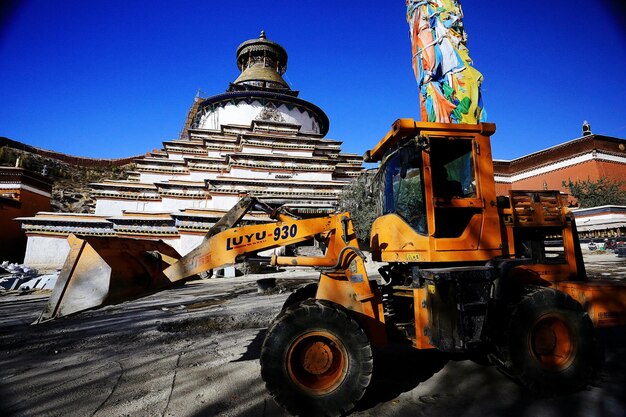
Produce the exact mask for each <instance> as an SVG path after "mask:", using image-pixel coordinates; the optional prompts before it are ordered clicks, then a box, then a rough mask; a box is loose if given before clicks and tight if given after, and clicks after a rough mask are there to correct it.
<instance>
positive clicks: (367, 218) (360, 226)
mask: <svg viewBox="0 0 626 417" xmlns="http://www.w3.org/2000/svg"><path fill="white" fill-rule="evenodd" d="M373 178H374V175H373V174H372V173H369V172H365V173H363V174H361V175H360V176H359V177H358V178H357V179H356V180H354V181H352V182H351V183H350V184H349V185H347V186H346V187H345V188H344V189H343V192H342V194H341V195H340V196H339V208H340V210H341V211H349V212H350V214H351V215H352V222H353V223H354V228H355V230H356V235H357V238H358V239H359V242H360V243H361V244H362V245H363V246H364V247H369V237H370V231H371V230H372V223H373V222H374V220H375V219H376V218H377V217H378V216H379V215H380V213H379V211H380V209H379V206H380V204H379V202H378V199H377V198H376V195H375V194H374V193H373V192H372V191H371V186H372V182H373Z"/></svg>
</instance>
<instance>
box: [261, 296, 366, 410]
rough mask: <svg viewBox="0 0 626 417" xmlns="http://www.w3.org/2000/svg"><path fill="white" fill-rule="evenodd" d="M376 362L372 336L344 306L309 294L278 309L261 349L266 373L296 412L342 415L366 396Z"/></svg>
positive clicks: (280, 398)
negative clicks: (281, 309) (301, 299)
mask: <svg viewBox="0 0 626 417" xmlns="http://www.w3.org/2000/svg"><path fill="white" fill-rule="evenodd" d="M372 368H373V359H372V350H371V347H370V344H369V340H368V338H367V336H366V335H365V333H364V332H363V330H362V329H361V327H360V326H359V324H358V323H357V322H356V321H355V320H354V319H353V318H352V317H350V315H349V313H348V312H347V311H346V310H345V309H343V307H341V306H339V305H336V304H334V303H331V302H328V301H324V300H305V301H302V302H300V303H298V304H295V305H293V306H291V307H290V308H289V309H287V310H286V311H285V312H284V313H283V314H281V315H279V316H278V317H277V318H276V320H275V321H274V323H273V324H272V326H271V327H270V328H269V330H268V332H267V335H266V336H265V340H264V342H263V348H262V350H261V376H262V377H263V380H264V381H265V384H266V386H267V389H268V391H269V392H270V394H271V395H272V396H273V397H274V399H275V400H276V402H277V403H278V404H279V405H281V406H282V407H284V408H285V409H286V410H287V411H289V412H290V413H292V414H297V415H302V416H337V415H341V414H344V413H346V412H348V411H349V410H351V409H352V408H353V407H354V406H355V404H356V403H357V401H358V400H359V399H360V398H361V397H362V396H363V393H364V392H365V389H366V388H367V386H368V384H369V382H370V379H371V375H372Z"/></svg>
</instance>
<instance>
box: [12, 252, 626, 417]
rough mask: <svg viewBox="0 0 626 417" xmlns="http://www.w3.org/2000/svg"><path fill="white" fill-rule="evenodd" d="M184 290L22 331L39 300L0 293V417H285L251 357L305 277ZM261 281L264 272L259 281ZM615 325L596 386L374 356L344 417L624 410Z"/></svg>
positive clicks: (465, 363)
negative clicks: (268, 289) (554, 386)
mask: <svg viewBox="0 0 626 417" xmlns="http://www.w3.org/2000/svg"><path fill="white" fill-rule="evenodd" d="M585 260H586V263H587V268H588V270H589V272H590V273H591V274H592V275H603V274H604V275H605V276H606V277H611V278H614V279H619V280H622V279H626V260H623V261H622V260H620V259H618V258H616V257H615V256H614V255H612V254H601V255H594V254H587V255H586V258H585ZM275 276H276V277H277V278H278V282H279V286H280V287H282V291H281V292H280V293H274V294H270V295H259V294H257V288H256V283H255V281H256V279H258V278H260V276H250V277H245V278H221V279H212V280H206V281H196V282H192V283H188V284H186V285H185V286H183V287H180V288H176V289H172V290H169V291H165V292H162V293H159V294H155V295H152V296H150V297H146V298H144V299H141V300H137V301H133V302H127V303H124V304H121V305H117V306H110V307H106V308H104V309H101V310H97V311H91V312H87V313H83V314H79V315H76V316H73V317H68V318H65V319H61V320H57V321H53V322H49V323H44V324H41V325H37V326H31V325H30V323H32V322H33V321H34V320H35V319H36V318H37V316H38V314H39V312H40V311H41V310H42V309H43V306H44V304H45V302H46V300H47V295H22V296H19V295H5V296H1V297H0V349H1V350H2V355H1V356H0V415H2V416H20V417H21V416H77V417H79V416H80V417H85V416H98V417H113V416H116V417H117V416H150V417H151V416H163V417H165V416H172V417H174V416H176V417H178V416H190V417H193V416H197V417H199V416H241V417H244V416H250V417H252V416H254V417H257V416H267V417H270V416H276V417H278V416H285V415H287V414H286V413H285V412H284V411H283V410H282V409H281V408H279V407H278V406H277V405H276V404H275V403H274V401H273V400H272V398H271V396H270V395H269V394H268V393H267V391H266V390H265V386H264V383H263V381H262V380H261V377H260V366H259V361H258V359H259V354H260V348H261V343H262V341H263V337H264V334H265V332H266V328H267V326H268V325H269V323H270V321H271V320H272V319H273V317H274V316H275V315H276V314H277V312H278V311H279V310H280V307H281V305H282V303H283V302H284V300H285V299H286V297H287V296H288V295H289V294H290V292H291V290H292V289H293V288H294V287H296V286H297V285H301V284H302V283H305V282H307V280H310V279H314V277H315V275H313V274H312V273H296V272H295V271H286V272H282V273H279V274H276V275H275ZM263 277H264V278H265V277H267V276H263ZM624 333H625V332H624V329H621V328H620V329H614V330H613V331H611V332H608V333H605V334H603V335H602V338H603V340H604V341H605V343H606V365H605V367H604V370H603V372H602V374H601V377H600V379H599V381H598V383H597V384H596V386H593V387H589V388H588V389H586V390H584V391H581V392H578V393H575V394H571V395H567V396H561V397H554V398H535V397H533V396H531V395H530V394H528V393H527V392H525V391H524V390H522V389H521V388H520V387H518V386H517V385H516V384H515V383H513V382H511V381H510V380H509V379H507V378H506V377H504V376H503V375H501V374H500V373H499V372H498V371H496V370H495V369H494V368H493V367H490V366H481V365H478V364H476V363H474V362H472V361H469V360H463V358H458V357H450V356H447V355H444V354H441V353H438V352H435V351H422V352H419V351H412V350H403V349H400V348H391V349H388V350H386V351H383V352H378V353H377V357H376V359H377V361H376V365H375V370H374V376H373V380H372V383H371V386H370V388H369V389H368V391H367V392H366V395H365V397H364V398H363V400H362V401H361V402H360V403H359V405H358V406H357V409H356V410H355V411H354V412H353V413H352V414H351V415H352V416H377V417H378V416H405V415H407V416H408V415H411V416H468V417H469V416H480V417H486V416H513V417H517V416H519V417H521V416H529V417H530V416H532V417H537V416H542V417H543V416H545V417H553V416H568V417H576V416H581V417H582V416H585V417H588V416H598V417H600V416H602V417H605V416H615V417H618V416H619V417H622V416H625V415H626V361H625V359H624V358H625V357H626V344H625V341H626V337H625V334H624Z"/></svg>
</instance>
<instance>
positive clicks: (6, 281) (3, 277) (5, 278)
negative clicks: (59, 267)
mask: <svg viewBox="0 0 626 417" xmlns="http://www.w3.org/2000/svg"><path fill="white" fill-rule="evenodd" d="M58 276H59V271H56V272H55V273H54V274H47V275H40V274H39V272H38V271H37V270H36V269H33V268H30V267H28V266H26V265H19V264H17V263H9V261H4V262H2V264H0V292H2V291H20V292H30V291H33V290H52V288H54V284H55V283H56V280H57V278H58Z"/></svg>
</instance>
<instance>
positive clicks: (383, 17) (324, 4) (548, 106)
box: [0, 0, 626, 159]
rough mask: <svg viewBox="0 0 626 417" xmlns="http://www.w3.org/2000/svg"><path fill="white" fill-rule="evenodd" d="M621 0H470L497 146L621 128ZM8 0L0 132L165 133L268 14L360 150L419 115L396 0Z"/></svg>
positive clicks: (141, 143)
mask: <svg viewBox="0 0 626 417" xmlns="http://www.w3.org/2000/svg"><path fill="white" fill-rule="evenodd" d="M620 3H621V1H620V0H615V1H612V0H595V1H589V0H554V1H551V2H544V3H537V2H534V3H529V2H522V1H502V0H499V1H498V0H492V1H489V0H466V1H462V5H463V10H464V13H465V19H464V22H465V27H466V30H467V32H468V34H469V42H468V46H469V48H470V55H471V57H472V58H473V59H474V63H475V67H476V68H477V69H478V70H479V71H481V72H482V73H483V75H484V77H485V81H484V83H483V98H484V103H485V108H486V110H487V112H488V120H489V121H491V122H495V123H496V124H497V127H498V129H497V132H496V134H495V136H494V138H493V150H494V157H496V158H499V159H511V158H515V157H519V156H522V155H524V154H526V153H530V152H533V151H537V150H540V149H543V148H546V147H548V146H552V145H555V144H557V143H561V142H564V141H567V140H570V139H574V138H576V137H579V136H580V135H581V125H582V122H583V120H585V119H587V120H589V122H590V123H591V127H592V130H593V132H594V133H598V134H606V135H611V136H617V137H621V138H626V108H625V105H624V101H625V100H626V82H624V77H625V74H626V23H625V22H626V21H625V16H626V14H625V13H624V6H620ZM14 4H16V5H17V6H16V7H14V8H13V9H10V10H9V9H7V8H4V9H3V10H2V12H3V15H2V21H0V103H1V104H0V136H6V137H9V138H12V139H15V140H18V141H21V142H25V143H28V144H30V145H34V146H38V147H42V148H46V149H53V150H56V151H60V152H65V153H69V154H74V155H80V156H90V157H102V158H107V157H125V156H131V155H137V154H142V153H145V152H147V151H149V150H152V149H155V148H161V142H162V141H164V140H170V139H173V138H176V137H177V136H178V133H179V131H180V129H181V127H182V124H183V121H184V119H185V116H186V112H187V110H188V108H189V106H190V105H191V103H192V101H193V98H194V95H195V94H196V91H197V90H198V89H200V90H201V91H202V94H203V95H204V96H210V95H213V94H219V93H222V92H224V91H225V90H226V88H227V87H228V83H229V82H231V81H233V80H234V79H235V78H236V77H237V75H238V70H237V67H236V65H235V50H236V48H237V46H238V45H239V44H240V43H241V42H243V41H245V40H247V39H250V38H255V37H258V35H259V33H260V31H261V30H265V31H266V33H267V36H268V38H269V39H271V40H274V41H276V42H278V43H280V44H282V45H283V46H284V47H285V48H286V50H287V52H288V53H289V64H288V70H287V73H286V77H285V79H286V80H287V81H288V82H289V83H291V86H292V88H293V89H296V90H299V91H300V97H301V98H303V99H305V100H308V101H311V102H313V103H315V104H316V105H318V106H319V107H321V108H322V109H324V111H326V113H327V114H328V116H329V118H330V132H329V134H328V135H327V137H329V138H333V139H338V140H342V141H344V151H346V152H355V153H358V154H362V153H363V152H364V151H365V150H367V149H369V148H371V147H372V146H374V145H375V144H376V143H377V141H378V140H379V139H380V138H381V137H382V136H383V135H384V134H385V133H386V132H387V130H388V129H389V127H390V126H391V123H392V122H393V121H394V120H395V119H397V118H400V117H413V118H417V117H419V102H418V92H417V87H416V83H415V79H414V76H413V72H412V68H411V45H410V40H409V37H408V26H407V24H406V21H405V5H404V2H403V1H401V0H394V1H390V0H361V1H358V2H356V1H352V2H349V1H340V0H317V1H315V0H311V1H309V0H301V1H286V0H278V1H265V2H260V1H247V0H241V1H236V2H235V1H233V2H221V1H219V2H218V1H194V0H180V1H135V0H126V1H118V0H107V1H95V0H92V1H85V0H81V1H74V0H72V1H70V0H58V1H53V0H31V1H21V2H14ZM540 6H543V7H540Z"/></svg>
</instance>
